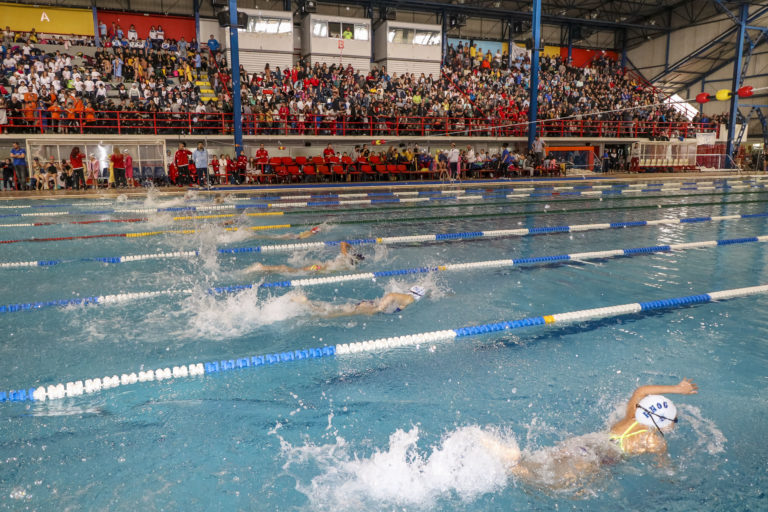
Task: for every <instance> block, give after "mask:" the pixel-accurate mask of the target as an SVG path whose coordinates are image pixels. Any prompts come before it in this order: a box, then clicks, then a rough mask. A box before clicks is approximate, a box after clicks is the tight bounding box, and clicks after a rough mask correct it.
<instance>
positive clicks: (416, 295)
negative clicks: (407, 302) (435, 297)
mask: <svg viewBox="0 0 768 512" xmlns="http://www.w3.org/2000/svg"><path fill="white" fill-rule="evenodd" d="M408 293H409V294H410V295H411V297H413V300H416V301H418V300H421V298H422V297H423V296H424V294H425V293H427V290H425V289H424V288H422V287H421V286H411V289H410V290H408Z"/></svg>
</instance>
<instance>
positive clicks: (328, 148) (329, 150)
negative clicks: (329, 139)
mask: <svg viewBox="0 0 768 512" xmlns="http://www.w3.org/2000/svg"><path fill="white" fill-rule="evenodd" d="M335 154H336V151H335V150H334V149H333V145H331V144H330V143H328V145H327V146H326V147H325V149H324V150H323V158H325V159H326V160H328V159H329V158H331V157H332V156H334V155H335Z"/></svg>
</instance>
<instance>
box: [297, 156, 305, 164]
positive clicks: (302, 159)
mask: <svg viewBox="0 0 768 512" xmlns="http://www.w3.org/2000/svg"><path fill="white" fill-rule="evenodd" d="M296 165H300V166H304V165H307V157H305V156H297V157H296Z"/></svg>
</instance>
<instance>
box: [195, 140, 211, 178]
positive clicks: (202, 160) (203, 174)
mask: <svg viewBox="0 0 768 512" xmlns="http://www.w3.org/2000/svg"><path fill="white" fill-rule="evenodd" d="M192 161H193V162H194V163H195V169H197V184H198V186H200V187H202V186H203V185H206V184H207V183H208V181H207V180H208V150H207V149H205V145H204V144H203V143H202V142H198V143H197V149H196V150H195V151H194V152H193V153H192Z"/></svg>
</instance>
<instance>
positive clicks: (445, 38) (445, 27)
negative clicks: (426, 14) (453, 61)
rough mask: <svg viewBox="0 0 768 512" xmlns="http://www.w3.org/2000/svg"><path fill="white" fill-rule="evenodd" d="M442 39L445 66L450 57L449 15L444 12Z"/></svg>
mask: <svg viewBox="0 0 768 512" xmlns="http://www.w3.org/2000/svg"><path fill="white" fill-rule="evenodd" d="M441 36H442V38H441V39H440V42H441V45H442V48H443V57H442V62H443V64H445V57H446V55H448V13H447V12H445V10H443V30H442V34H441Z"/></svg>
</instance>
